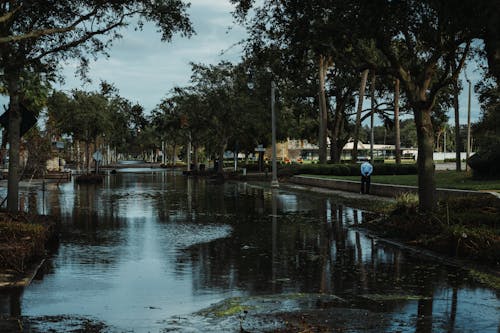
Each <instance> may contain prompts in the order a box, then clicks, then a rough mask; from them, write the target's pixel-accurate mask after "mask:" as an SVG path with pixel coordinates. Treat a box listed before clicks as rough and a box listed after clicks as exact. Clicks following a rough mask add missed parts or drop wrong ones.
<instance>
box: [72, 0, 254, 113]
mask: <svg viewBox="0 0 500 333" xmlns="http://www.w3.org/2000/svg"><path fill="white" fill-rule="evenodd" d="M231 10H232V6H231V5H230V4H229V2H228V1H227V0H191V8H190V9H189V16H190V17H191V20H192V23H193V26H194V29H195V31H196V35H193V36H192V37H191V38H189V39H188V38H181V37H179V36H175V37H174V38H173V40H172V42H170V43H164V42H161V40H160V37H161V36H160V34H159V33H157V32H156V31H155V27H154V26H153V25H145V27H144V29H143V30H142V31H134V29H132V28H130V29H127V30H124V31H123V33H122V34H123V38H122V39H120V40H118V41H116V42H115V43H114V45H113V47H112V48H111V50H110V52H109V54H110V57H109V58H104V57H103V58H100V59H99V60H98V61H97V62H94V63H92V64H91V69H90V78H91V79H92V81H93V82H92V84H90V85H89V84H86V85H84V86H83V87H82V82H81V81H80V80H79V79H78V78H75V77H74V66H71V64H69V65H68V66H67V67H66V68H65V76H66V82H65V85H64V87H63V88H64V89H72V88H83V89H96V88H97V86H98V84H99V82H100V81H101V80H106V81H108V82H111V83H114V84H115V86H116V87H117V88H118V89H119V90H120V94H121V95H122V96H123V97H126V98H128V99H130V100H131V101H133V102H138V103H139V104H141V105H143V106H144V107H145V109H146V110H147V111H150V110H151V109H153V108H154V107H155V106H156V105H157V104H158V103H159V102H160V100H161V99H162V98H163V97H164V96H166V94H167V93H168V91H169V90H170V89H171V88H173V87H174V86H184V85H187V84H188V83H189V79H190V75H191V66H190V65H189V63H190V62H195V63H204V64H216V63H218V62H220V61H221V60H230V61H234V62H237V61H238V60H239V59H240V58H241V47H240V46H234V47H232V45H234V44H236V43H238V42H239V41H240V40H241V39H243V38H244V36H245V32H244V30H243V29H242V28H241V27H238V26H235V25H234V24H233V21H232V17H231V13H230V11H231ZM223 51H224V54H222V52H223Z"/></svg>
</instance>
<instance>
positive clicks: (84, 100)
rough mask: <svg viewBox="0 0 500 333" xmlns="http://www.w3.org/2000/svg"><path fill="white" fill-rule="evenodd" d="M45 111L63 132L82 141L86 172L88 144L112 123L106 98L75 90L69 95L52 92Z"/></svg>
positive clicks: (87, 168) (88, 159)
mask: <svg viewBox="0 0 500 333" xmlns="http://www.w3.org/2000/svg"><path fill="white" fill-rule="evenodd" d="M49 114H50V117H51V118H52V119H53V120H54V121H55V123H56V124H57V127H58V128H59V129H60V130H61V132H62V133H63V134H68V135H71V136H72V137H73V139H74V140H78V141H81V142H84V143H85V161H86V164H85V169H86V170H87V172H90V163H91V158H90V145H91V144H92V143H96V142H97V137H98V136H99V135H102V134H103V133H105V132H106V131H108V130H109V127H110V126H111V123H112V122H111V118H110V114H109V109H108V101H107V99H106V98H105V97H104V96H103V95H102V94H99V93H88V92H84V91H78V90H75V91H73V92H72V95H71V96H67V95H66V94H65V93H62V92H56V93H54V94H53V95H52V96H51V98H50V101H49Z"/></svg>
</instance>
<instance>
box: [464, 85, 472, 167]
mask: <svg viewBox="0 0 500 333" xmlns="http://www.w3.org/2000/svg"><path fill="white" fill-rule="evenodd" d="M467 82H468V83H469V100H468V102H467V150H466V160H465V170H466V171H469V164H468V163H467V161H468V160H469V156H470V148H471V147H470V100H471V91H472V88H471V82H470V80H469V79H467Z"/></svg>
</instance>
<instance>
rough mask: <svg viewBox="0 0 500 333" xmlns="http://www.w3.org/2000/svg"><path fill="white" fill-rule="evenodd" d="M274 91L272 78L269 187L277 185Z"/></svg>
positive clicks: (274, 86)
mask: <svg viewBox="0 0 500 333" xmlns="http://www.w3.org/2000/svg"><path fill="white" fill-rule="evenodd" d="M275 93H276V83H275V82H274V80H272V81H271V136H272V137H271V141H272V154H273V157H272V168H273V170H272V180H271V187H279V184H278V172H277V169H278V166H277V163H276V111H275V104H276V103H275V95H276V94H275Z"/></svg>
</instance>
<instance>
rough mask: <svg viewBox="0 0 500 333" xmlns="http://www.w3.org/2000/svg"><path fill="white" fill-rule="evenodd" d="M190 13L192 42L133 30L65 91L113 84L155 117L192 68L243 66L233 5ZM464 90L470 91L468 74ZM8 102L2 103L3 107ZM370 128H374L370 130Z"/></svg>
mask: <svg viewBox="0 0 500 333" xmlns="http://www.w3.org/2000/svg"><path fill="white" fill-rule="evenodd" d="M190 2H191V7H190V9H189V10H188V13H189V16H190V18H191V21H192V23H193V26H194V29H195V31H196V34H195V35H193V36H192V37H191V38H186V37H180V36H174V38H173V40H172V41H171V42H169V43H165V42H161V40H160V37H161V36H160V34H159V33H157V32H156V31H155V27H154V26H153V25H151V24H146V25H145V26H144V29H143V30H142V31H135V30H134V29H133V28H132V27H131V28H128V29H126V30H123V31H122V35H123V38H122V39H120V40H117V41H115V42H114V43H113V46H112V47H111V48H110V50H109V55H110V57H109V58H106V57H100V58H99V59H98V60H97V61H94V62H91V63H90V70H89V77H90V79H91V80H92V83H90V84H88V83H83V82H82V81H81V80H80V79H79V78H77V77H75V74H74V73H75V68H76V63H65V64H63V66H62V67H63V72H62V73H63V76H64V77H65V83H64V84H63V85H61V86H56V88H58V89H61V90H71V89H75V88H76V89H83V90H97V89H98V86H99V82H100V81H101V80H105V81H107V82H109V83H113V84H114V85H115V86H116V87H117V88H118V89H119V91H120V95H121V96H123V97H125V98H127V99H129V100H130V101H132V102H133V103H139V104H140V105H142V106H143V107H144V108H145V110H146V113H149V112H151V110H153V109H154V108H155V106H156V105H158V104H159V103H160V101H161V99H162V98H164V97H166V96H167V94H168V92H169V91H170V90H171V89H172V88H174V87H175V86H186V85H188V84H189V80H190V76H191V66H190V62H195V63H203V64H217V63H218V62H220V61H222V60H229V61H232V62H238V61H239V60H240V59H241V56H242V46H241V45H235V44H237V43H238V42H239V41H241V40H242V39H243V38H245V36H246V34H245V31H244V29H243V28H242V27H240V26H237V25H235V24H234V23H233V18H232V16H231V13H230V12H231V10H232V9H233V7H232V5H231V4H230V3H229V1H228V0H190ZM223 51H224V54H222V52H223ZM472 67H473V65H471V66H470V67H469V68H467V69H466V72H467V76H468V77H469V79H471V81H472V83H473V84H474V83H475V82H477V81H478V80H479V79H480V77H481V75H480V73H479V71H476V70H475V68H472ZM461 79H462V80H463V84H464V87H467V83H466V81H465V77H464V75H463V74H462V75H461ZM471 100H472V101H471V104H472V107H471V118H472V121H473V122H475V121H477V119H478V117H479V114H480V109H479V105H478V102H477V96H476V95H475V94H474V92H473V95H472V99H471ZM7 103H8V99H7V98H5V97H0V104H4V105H6V104H7ZM460 108H461V113H460V114H461V116H460V123H461V124H466V123H467V112H466V110H467V89H464V90H463V91H462V93H461V95H460ZM449 116H450V120H449V123H450V124H454V118H453V110H450V112H449ZM364 125H368V123H366V124H364Z"/></svg>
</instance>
